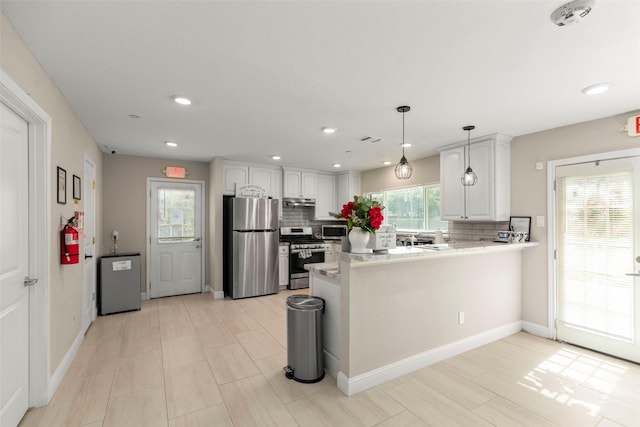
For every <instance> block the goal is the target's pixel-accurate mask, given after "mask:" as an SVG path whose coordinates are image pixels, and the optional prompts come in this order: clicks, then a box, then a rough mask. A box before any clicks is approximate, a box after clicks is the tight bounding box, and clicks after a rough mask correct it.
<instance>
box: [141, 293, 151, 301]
mask: <svg viewBox="0 0 640 427" xmlns="http://www.w3.org/2000/svg"><path fill="white" fill-rule="evenodd" d="M148 299H149V298H147V293H146V292H140V301H146V300H148Z"/></svg>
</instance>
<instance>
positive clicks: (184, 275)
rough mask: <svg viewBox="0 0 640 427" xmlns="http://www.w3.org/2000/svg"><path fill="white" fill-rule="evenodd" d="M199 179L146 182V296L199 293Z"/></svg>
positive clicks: (201, 281)
mask: <svg viewBox="0 0 640 427" xmlns="http://www.w3.org/2000/svg"><path fill="white" fill-rule="evenodd" d="M202 187H203V185H202V183H199V182H173V181H161V180H151V181H150V198H151V200H150V211H149V214H150V218H149V220H150V222H149V223H150V227H149V228H150V235H149V241H150V254H149V272H148V277H149V282H150V287H149V291H150V297H151V298H159V297H166V296H171V295H182V294H190V293H196V292H202V284H203V271H202V266H203V261H202V260H203V253H202V251H203V249H202V248H203V242H202V222H203V218H202V216H203V215H202V212H203V211H204V210H203V205H202V192H203V188H202Z"/></svg>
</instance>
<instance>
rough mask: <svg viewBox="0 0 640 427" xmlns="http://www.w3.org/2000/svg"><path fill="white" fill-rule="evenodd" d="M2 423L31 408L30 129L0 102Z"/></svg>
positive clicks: (14, 420)
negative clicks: (29, 382)
mask: <svg viewBox="0 0 640 427" xmlns="http://www.w3.org/2000/svg"><path fill="white" fill-rule="evenodd" d="M0 108H1V112H0V129H1V133H0V206H1V207H2V208H0V236H1V238H0V425H1V426H14V425H17V424H18V422H19V421H20V419H21V418H22V416H23V415H24V413H25V412H26V410H27V408H28V404H29V384H28V381H29V296H28V292H27V287H26V286H25V281H26V280H27V275H28V273H29V247H28V242H29V233H28V231H29V223H28V215H27V212H28V211H29V199H28V195H29V190H28V189H29V187H28V183H29V175H28V173H29V169H28V161H29V157H28V156H29V153H28V147H29V133H28V132H29V131H28V123H27V122H26V121H24V120H23V119H22V118H21V117H19V116H18V115H17V114H15V113H14V112H13V111H11V110H10V109H9V108H7V107H6V106H5V105H4V104H0Z"/></svg>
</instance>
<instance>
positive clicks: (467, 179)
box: [460, 125, 478, 187]
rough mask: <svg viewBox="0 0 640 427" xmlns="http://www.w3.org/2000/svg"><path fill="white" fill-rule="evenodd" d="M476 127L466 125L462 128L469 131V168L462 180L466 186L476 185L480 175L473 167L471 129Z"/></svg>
mask: <svg viewBox="0 0 640 427" xmlns="http://www.w3.org/2000/svg"><path fill="white" fill-rule="evenodd" d="M475 128H476V127H475V126H473V125H470V126H465V127H463V128H462V129H463V130H466V131H467V169H466V170H465V171H464V173H463V174H462V177H461V178H460V181H461V182H462V185H464V186H465V187H469V186H472V185H476V182H478V175H476V173H475V172H474V171H473V169H471V131H472V130H474V129H475Z"/></svg>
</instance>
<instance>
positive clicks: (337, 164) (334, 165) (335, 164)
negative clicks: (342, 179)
mask: <svg viewBox="0 0 640 427" xmlns="http://www.w3.org/2000/svg"><path fill="white" fill-rule="evenodd" d="M340 166H342V165H341V164H340V163H334V164H333V167H334V168H339V167H340Z"/></svg>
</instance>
